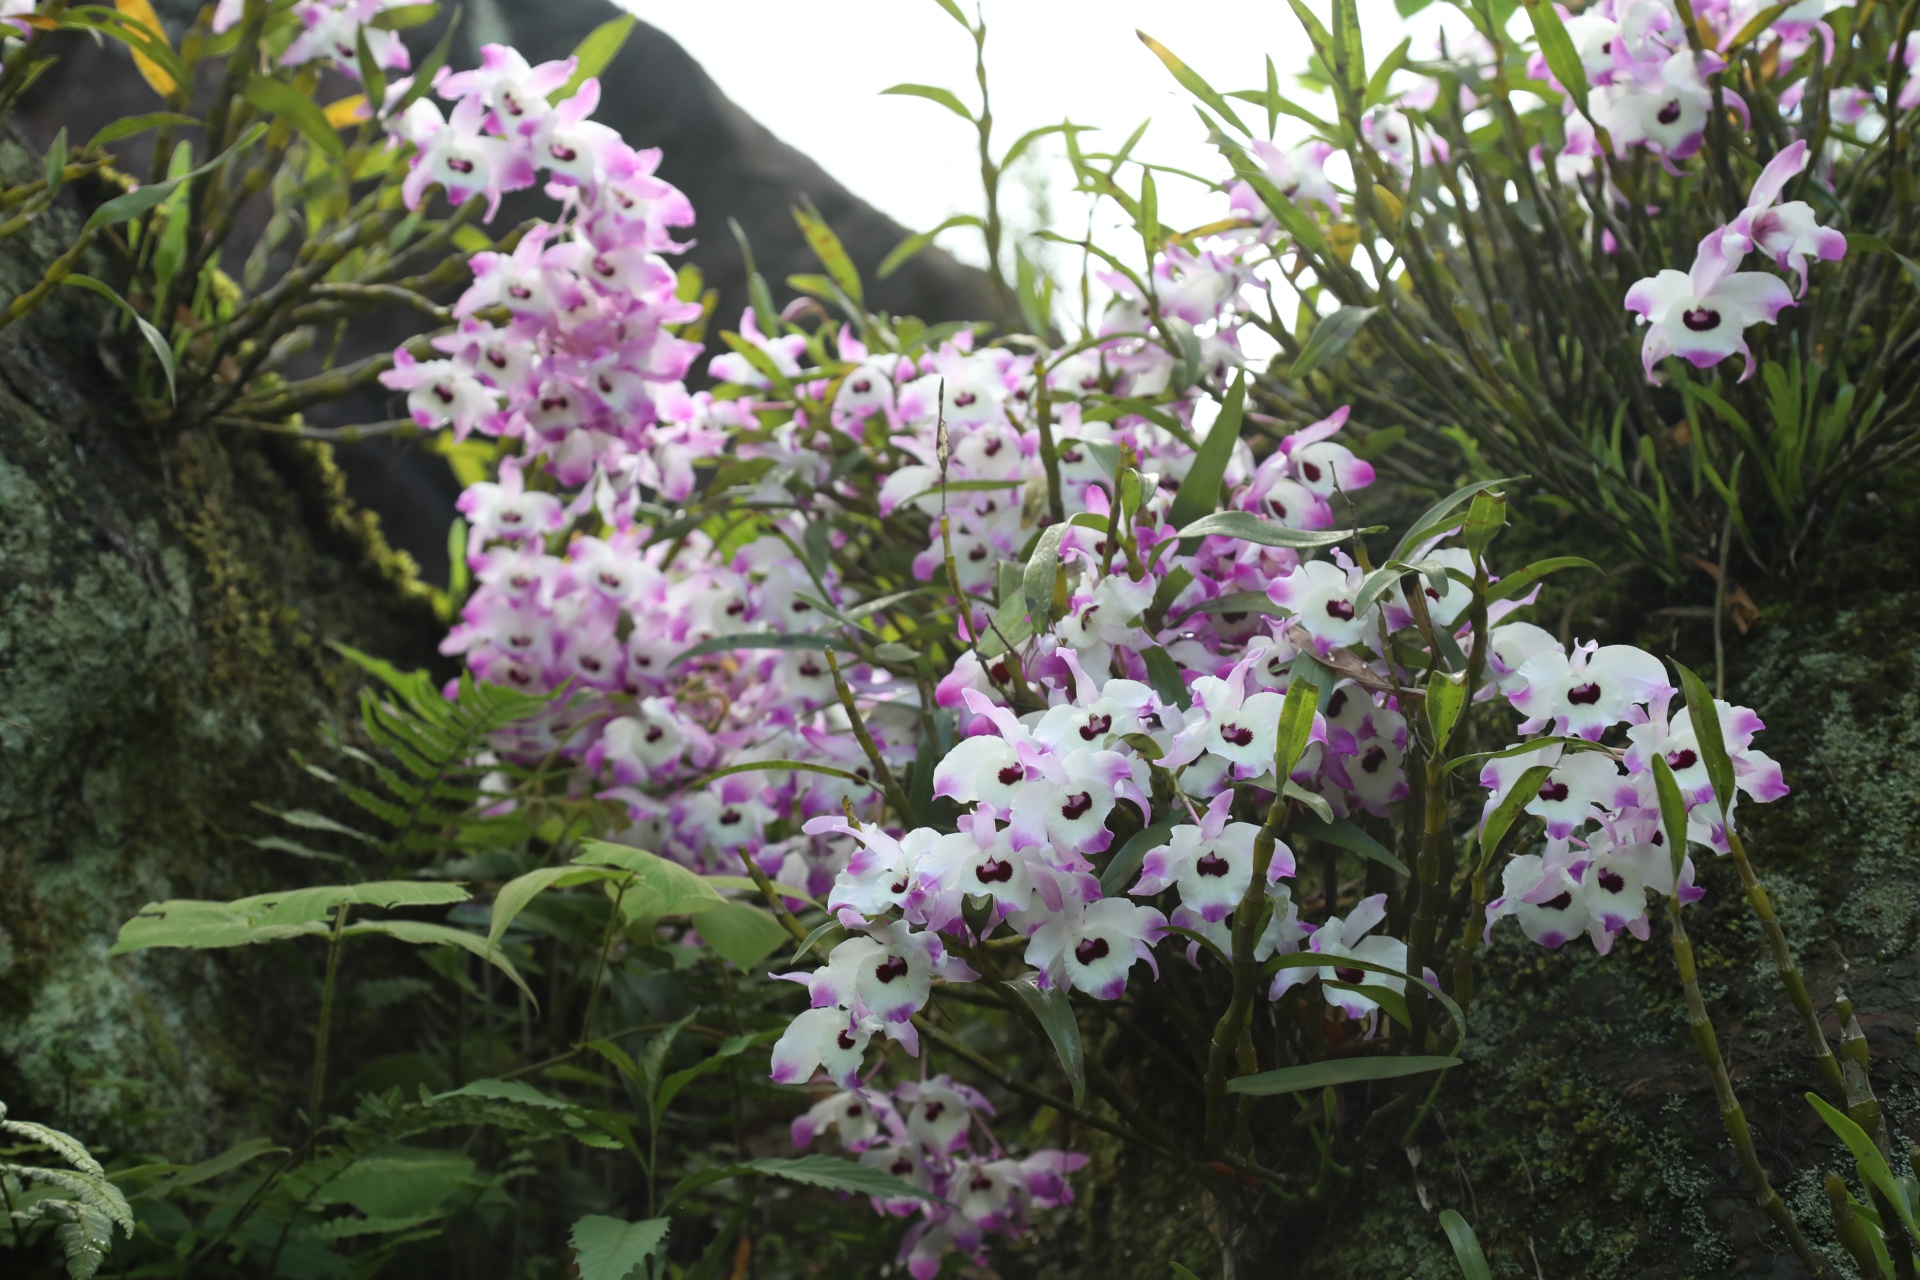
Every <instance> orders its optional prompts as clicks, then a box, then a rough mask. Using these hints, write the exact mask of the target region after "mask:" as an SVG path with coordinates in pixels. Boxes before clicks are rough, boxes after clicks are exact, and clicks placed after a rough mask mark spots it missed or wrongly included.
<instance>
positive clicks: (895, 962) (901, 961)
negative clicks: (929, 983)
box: [873, 956, 939, 1106]
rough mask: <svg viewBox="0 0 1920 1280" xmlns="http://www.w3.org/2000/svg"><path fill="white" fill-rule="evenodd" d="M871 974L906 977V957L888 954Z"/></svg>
mask: <svg viewBox="0 0 1920 1280" xmlns="http://www.w3.org/2000/svg"><path fill="white" fill-rule="evenodd" d="M873 976H874V977H876V978H878V979H880V981H882V982H892V981H893V980H894V979H895V978H904V977H906V976H907V961H906V957H904V956H888V957H887V958H886V959H885V960H882V961H881V962H880V967H879V968H877V969H875V970H874V971H873ZM934 1105H935V1106H938V1105H939V1104H938V1103H935V1104H934Z"/></svg>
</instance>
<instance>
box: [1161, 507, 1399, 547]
mask: <svg viewBox="0 0 1920 1280" xmlns="http://www.w3.org/2000/svg"><path fill="white" fill-rule="evenodd" d="M1377 532H1379V530H1378V529H1371V528H1370V529H1289V528H1287V527H1286V526H1285V525H1280V524H1275V523H1274V522H1273V521H1271V520H1265V519H1262V518H1261V517H1259V516H1257V515H1255V514H1253V512H1251V511H1216V512H1214V513H1213V514H1212V515H1210V516H1202V517H1201V518H1200V519H1198V520H1196V521H1194V522H1193V523H1192V524H1190V525H1187V526H1186V527H1185V528H1183V529H1181V530H1180V531H1179V532H1178V534H1177V535H1176V536H1178V537H1180V538H1182V539H1186V538H1203V537H1218V538H1239V539H1241V540H1242V541H1245V542H1257V543H1259V544H1260V545H1261V546H1263V547H1291V548H1293V549H1294V550H1295V551H1307V550H1315V549H1318V548H1320V547H1336V546H1339V545H1340V544H1341V543H1343V542H1347V541H1349V540H1351V539H1352V538H1353V536H1354V534H1356V533H1377Z"/></svg>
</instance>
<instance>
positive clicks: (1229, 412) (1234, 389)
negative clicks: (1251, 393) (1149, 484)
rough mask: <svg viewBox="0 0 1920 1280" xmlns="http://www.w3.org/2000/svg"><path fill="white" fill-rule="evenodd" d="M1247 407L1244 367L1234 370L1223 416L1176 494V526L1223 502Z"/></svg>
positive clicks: (1173, 509) (1170, 511)
mask: <svg viewBox="0 0 1920 1280" xmlns="http://www.w3.org/2000/svg"><path fill="white" fill-rule="evenodd" d="M1246 407H1247V374H1246V370H1244V369H1243V370H1241V371H1240V372H1238V373H1236V374H1234V377H1233V385H1232V386H1231V387H1229V388H1227V396H1226V399H1225V401H1223V402H1222V404H1221V406H1220V416H1219V417H1218V418H1216V419H1214V423H1213V426H1212V428H1211V429H1210V430H1208V432H1207V438H1206V439H1204V440H1202V441H1201V442H1200V449H1199V452H1197V453H1195V454H1194V455H1193V465H1192V466H1191V467H1190V468H1188V470H1187V474H1186V478H1185V479H1183V480H1181V482H1180V488H1179V490H1178V491H1177V492H1175V494H1174V495H1173V505H1172V506H1171V507H1169V508H1168V510H1167V519H1169V520H1171V521H1172V522H1173V526H1174V528H1176V529H1178V528H1182V527H1183V526H1185V525H1189V524H1191V523H1193V522H1194V521H1196V520H1198V519H1200V518H1201V517H1202V516H1205V515H1209V514H1211V513H1212V512H1213V511H1214V509H1215V508H1217V507H1218V506H1219V505H1220V485H1221V482H1222V480H1223V479H1224V478H1225V477H1226V474H1227V464H1228V463H1230V462H1231V461H1232V460H1233V446H1234V445H1235V444H1237V443H1238V442H1239V440H1240V423H1241V419H1242V418H1243V417H1244V415H1245V412H1246Z"/></svg>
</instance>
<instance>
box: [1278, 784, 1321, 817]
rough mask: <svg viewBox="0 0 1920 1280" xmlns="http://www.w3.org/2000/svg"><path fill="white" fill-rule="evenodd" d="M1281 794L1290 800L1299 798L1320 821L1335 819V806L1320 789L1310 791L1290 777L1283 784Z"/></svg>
mask: <svg viewBox="0 0 1920 1280" xmlns="http://www.w3.org/2000/svg"><path fill="white" fill-rule="evenodd" d="M1280 794H1281V795H1284V796H1285V797H1286V798H1287V799H1289V800H1298V801H1299V802H1300V803H1301V804H1303V805H1305V806H1307V808H1308V809H1309V810H1310V811H1311V812H1312V813H1313V815H1314V816H1315V817H1316V818H1319V819H1320V821H1322V822H1332V821H1333V806H1332V805H1331V804H1329V803H1328V802H1327V798H1326V797H1325V796H1323V795H1321V794H1320V793H1319V792H1318V791H1309V790H1307V789H1306V788H1305V787H1303V786H1301V785H1300V784H1299V783H1297V782H1295V781H1294V780H1293V779H1292V778H1288V779H1287V780H1286V782H1284V783H1282V784H1281V787H1280Z"/></svg>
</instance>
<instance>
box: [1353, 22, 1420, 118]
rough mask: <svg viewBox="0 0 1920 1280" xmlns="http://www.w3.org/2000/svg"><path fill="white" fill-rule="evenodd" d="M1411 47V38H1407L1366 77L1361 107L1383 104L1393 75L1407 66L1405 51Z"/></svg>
mask: <svg viewBox="0 0 1920 1280" xmlns="http://www.w3.org/2000/svg"><path fill="white" fill-rule="evenodd" d="M1412 47H1413V37H1412V36H1408V37H1407V38H1406V39H1404V40H1402V41H1401V42H1400V43H1399V44H1398V45H1396V46H1394V50H1393V52H1392V53H1390V54H1388V55H1387V58H1386V61H1384V62H1382V63H1381V64H1380V65H1379V66H1378V67H1376V68H1374V71H1373V74H1372V75H1371V76H1369V77H1367V91H1366V96H1365V97H1364V98H1362V99H1361V105H1362V106H1367V107H1371V106H1373V105H1374V104H1375V103H1380V102H1385V101H1386V100H1387V93H1388V90H1389V86H1390V85H1391V83H1392V81H1393V73H1394V72H1396V71H1398V70H1399V69H1400V68H1401V67H1404V66H1406V65H1407V50H1409V49H1411V48H1412Z"/></svg>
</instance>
